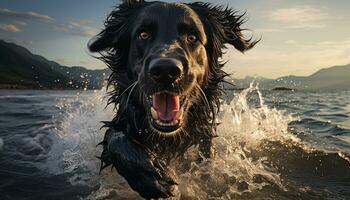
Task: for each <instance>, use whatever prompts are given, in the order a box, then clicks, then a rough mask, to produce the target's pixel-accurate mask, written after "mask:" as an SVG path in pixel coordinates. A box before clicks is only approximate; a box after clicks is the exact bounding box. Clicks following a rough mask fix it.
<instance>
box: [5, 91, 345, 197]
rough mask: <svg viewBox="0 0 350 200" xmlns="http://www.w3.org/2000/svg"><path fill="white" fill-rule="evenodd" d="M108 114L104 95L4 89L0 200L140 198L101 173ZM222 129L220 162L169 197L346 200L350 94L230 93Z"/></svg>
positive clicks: (186, 178)
mask: <svg viewBox="0 0 350 200" xmlns="http://www.w3.org/2000/svg"><path fill="white" fill-rule="evenodd" d="M113 114H114V111H113V107H112V106H109V107H106V96H105V91H104V90H101V91H79V92H77V91H29V90H27V91H21V90H0V199H1V200H7V199H9V200H16V199H28V200H29V199H30V200H31V199H33V200H34V199H35V200H38V199H101V200H102V199H141V198H140V197H139V196H138V195H137V194H136V193H135V192H133V191H132V190H130V188H129V187H128V185H127V183H126V182H125V181H124V180H123V178H121V177H120V176H119V175H117V173H116V172H115V170H112V171H111V170H108V169H106V170H104V171H103V172H102V173H101V174H99V167H100V166H99V164H100V163H99V161H98V159H96V158H95V156H97V155H99V154H100V151H101V149H100V148H99V147H96V144H97V143H98V142H99V141H101V139H102V137H103V133H104V130H103V129H102V130H101V129H100V127H101V125H102V124H101V121H106V120H110V119H111V118H112V116H113ZM219 122H220V125H219V127H218V135H219V137H218V138H216V139H215V140H216V141H215V143H216V151H217V156H216V158H215V159H212V160H205V161H204V162H201V163H198V162H192V163H190V166H189V171H187V172H182V173H179V178H180V185H179V190H180V192H181V194H179V195H178V196H177V197H174V198H173V199H349V198H350V91H328V92H320V91H319V92H304V91H260V90H259V89H258V88H257V87H256V86H251V87H250V88H248V89H246V90H243V91H239V92H238V91H227V94H226V96H225V100H223V106H222V108H221V112H220V120H219ZM192 154H193V153H192V151H191V150H190V151H189V152H188V154H187V155H186V156H187V157H188V158H191V155H192Z"/></svg>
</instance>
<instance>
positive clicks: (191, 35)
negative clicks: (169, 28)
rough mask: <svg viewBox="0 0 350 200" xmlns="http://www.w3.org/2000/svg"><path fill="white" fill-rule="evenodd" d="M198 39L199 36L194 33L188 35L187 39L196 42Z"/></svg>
mask: <svg viewBox="0 0 350 200" xmlns="http://www.w3.org/2000/svg"><path fill="white" fill-rule="evenodd" d="M197 40H198V38H197V36H195V35H194V34H189V35H188V36H187V41H188V42H189V43H195V42H197Z"/></svg>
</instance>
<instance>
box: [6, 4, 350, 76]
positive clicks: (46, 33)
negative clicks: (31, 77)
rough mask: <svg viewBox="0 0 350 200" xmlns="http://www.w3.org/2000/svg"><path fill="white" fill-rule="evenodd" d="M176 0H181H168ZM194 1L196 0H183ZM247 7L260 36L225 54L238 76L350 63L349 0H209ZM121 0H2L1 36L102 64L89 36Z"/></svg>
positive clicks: (61, 58)
mask: <svg viewBox="0 0 350 200" xmlns="http://www.w3.org/2000/svg"><path fill="white" fill-rule="evenodd" d="M170 2H177V1H174V0H172V1H170ZM182 2H191V1H182ZM209 2H211V3H213V4H216V5H228V6H230V7H232V8H234V9H236V10H238V11H240V12H241V13H243V12H245V11H246V12H247V17H248V21H247V23H245V24H244V25H243V28H248V29H250V31H245V32H244V34H245V35H246V36H247V37H249V36H251V35H253V36H254V37H255V38H257V39H259V38H260V37H261V38H262V40H261V41H260V42H259V43H258V44H257V45H256V47H254V48H253V49H252V50H250V51H248V52H245V53H244V54H242V53H240V52H238V51H236V50H234V49H233V48H232V47H229V48H228V49H227V50H225V51H226V54H225V55H224V57H223V58H222V59H223V60H224V61H228V63H227V64H226V66H225V71H227V72H228V73H233V75H234V77H237V78H243V77H245V76H263V77H266V78H277V77H281V76H285V75H301V76H308V75H310V74H312V73H314V72H316V71H317V70H319V69H321V68H325V67H331V66H335V65H345V64H349V63H350V12H349V9H350V1H349V0H295V1H290V0H244V1H242V0H212V1H209ZM118 3H119V1H117V0H73V1H72V0H60V1H54V0H1V1H0V39H3V40H6V41H10V42H14V43H16V44H19V45H22V46H25V47H26V48H28V49H29V50H30V51H32V52H33V53H35V54H39V55H42V56H44V57H46V58H48V59H50V60H54V61H56V62H58V63H60V64H62V65H66V66H84V67H86V68H89V69H102V68H105V67H106V66H105V65H104V63H102V62H100V61H99V60H97V59H95V58H93V57H92V56H91V55H90V54H89V52H88V50H87V43H88V41H89V39H91V38H92V37H93V36H94V35H96V34H97V33H98V32H99V31H101V30H102V28H103V22H104V21H105V19H106V16H107V14H108V13H109V12H110V11H112V10H113V8H114V7H115V6H116V5H117V4H118Z"/></svg>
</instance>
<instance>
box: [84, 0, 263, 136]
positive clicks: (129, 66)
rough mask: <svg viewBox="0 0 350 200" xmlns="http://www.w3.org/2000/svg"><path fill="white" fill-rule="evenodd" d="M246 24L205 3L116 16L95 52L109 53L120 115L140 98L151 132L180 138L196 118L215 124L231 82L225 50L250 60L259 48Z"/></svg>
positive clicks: (125, 10) (131, 4)
mask: <svg viewBox="0 0 350 200" xmlns="http://www.w3.org/2000/svg"><path fill="white" fill-rule="evenodd" d="M243 21H244V18H243V16H242V15H237V14H236V12H235V11H233V10H232V9H229V8H222V7H214V6H211V5H210V4H205V3H191V4H183V3H163V2H145V1H142V0H141V1H136V0H128V1H124V2H122V3H121V4H120V5H119V7H118V8H117V9H116V10H114V11H113V12H112V13H111V14H110V15H109V17H108V19H107V21H106V23H105V29H104V30H103V31H102V32H101V33H100V34H99V35H97V36H96V37H95V39H93V40H92V42H91V43H90V44H89V49H90V50H91V51H92V52H100V53H102V55H103V56H102V59H103V60H104V61H106V62H107V64H108V65H109V66H110V68H111V69H112V71H113V73H112V75H111V78H110V80H111V83H116V84H117V86H118V87H119V89H118V90H117V91H116V92H115V93H116V94H114V95H115V96H118V98H117V99H118V100H116V99H114V100H115V102H114V103H117V104H119V109H123V107H127V105H128V104H130V103H131V101H130V98H133V99H135V98H134V97H138V98H136V99H138V100H137V101H136V102H135V101H132V102H133V103H135V104H139V105H142V106H141V107H142V110H139V112H141V113H144V116H145V117H146V118H145V120H146V121H147V126H148V128H149V129H150V130H152V131H153V132H155V133H158V134H159V135H163V136H168V135H174V134H176V133H179V132H181V131H180V130H182V129H184V128H186V127H188V126H189V127H190V126H193V125H194V124H193V123H196V122H195V121H191V119H192V120H193V119H195V118H196V116H197V117H198V116H199V115H204V116H205V118H207V120H205V121H207V122H208V123H209V122H213V120H214V119H213V118H214V116H215V113H214V112H215V111H214V110H215V108H217V107H218V104H219V103H218V100H217V98H218V97H217V93H216V92H217V90H219V89H218V88H219V86H218V83H220V82H221V81H222V80H223V77H224V76H225V75H226V74H225V73H224V72H223V71H222V70H221V67H222V66H223V65H222V64H220V63H219V61H218V58H219V57H221V56H222V48H224V47H225V46H224V45H225V44H227V43H228V44H231V45H233V46H234V47H235V48H236V49H237V50H239V51H241V52H243V51H245V50H247V49H250V48H252V47H253V46H254V45H255V43H256V42H255V41H251V40H247V39H244V37H243V35H242V33H241V29H240V25H241V24H242V23H243ZM213 95H214V96H215V95H216V96H215V97H213ZM195 106H197V109H193V107H195ZM200 107H203V109H200ZM125 111H126V110H124V112H125ZM191 111H192V112H204V113H191ZM208 112H210V113H208ZM119 113H120V114H122V112H119ZM141 117H142V116H141ZM191 117H192V118H191Z"/></svg>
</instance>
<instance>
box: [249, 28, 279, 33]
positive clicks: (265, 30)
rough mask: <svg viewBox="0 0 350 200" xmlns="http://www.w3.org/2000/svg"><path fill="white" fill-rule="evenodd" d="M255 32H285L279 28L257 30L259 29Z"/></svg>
mask: <svg viewBox="0 0 350 200" xmlns="http://www.w3.org/2000/svg"><path fill="white" fill-rule="evenodd" d="M254 32H256V33H279V32H283V30H282V29H278V28H257V29H254Z"/></svg>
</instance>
